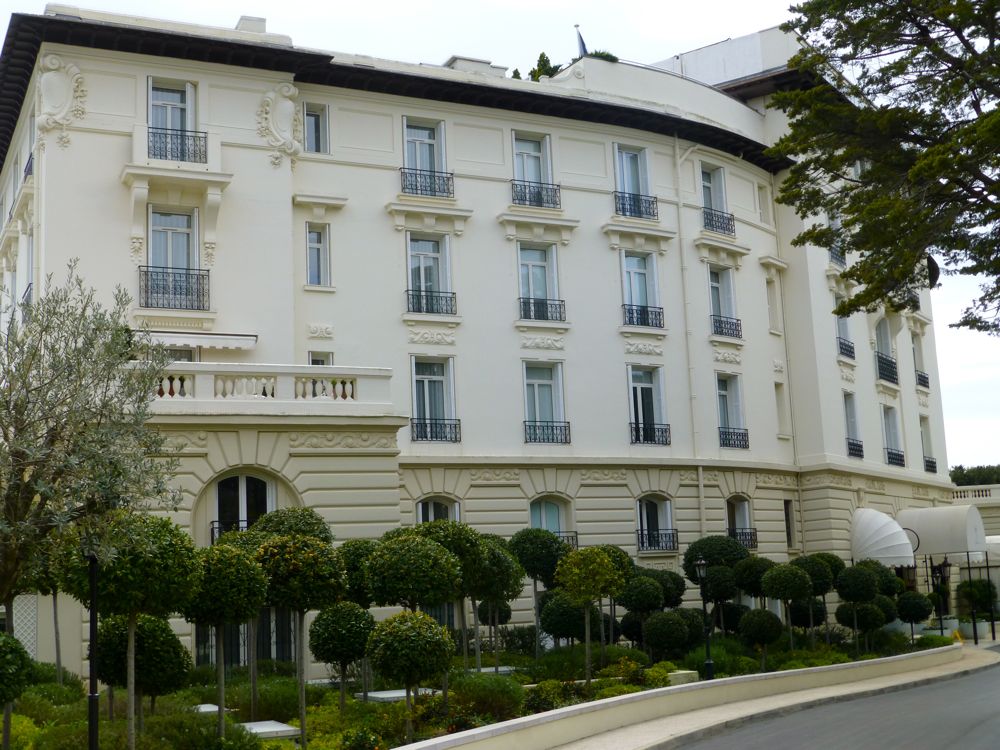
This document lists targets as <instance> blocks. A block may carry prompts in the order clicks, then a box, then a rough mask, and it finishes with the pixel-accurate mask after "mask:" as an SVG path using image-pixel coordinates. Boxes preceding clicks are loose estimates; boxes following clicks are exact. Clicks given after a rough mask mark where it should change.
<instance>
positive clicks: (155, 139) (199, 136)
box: [148, 128, 208, 164]
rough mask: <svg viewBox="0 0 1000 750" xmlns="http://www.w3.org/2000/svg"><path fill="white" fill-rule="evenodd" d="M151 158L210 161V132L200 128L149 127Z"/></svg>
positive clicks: (205, 162)
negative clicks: (199, 129)
mask: <svg viewBox="0 0 1000 750" xmlns="http://www.w3.org/2000/svg"><path fill="white" fill-rule="evenodd" d="M148 132H149V158H150V159H164V160H166V161H188V162H192V163H196V164H207V163H208V134H207V133H203V132H201V131H198V130H173V129H171V128H149V131H148Z"/></svg>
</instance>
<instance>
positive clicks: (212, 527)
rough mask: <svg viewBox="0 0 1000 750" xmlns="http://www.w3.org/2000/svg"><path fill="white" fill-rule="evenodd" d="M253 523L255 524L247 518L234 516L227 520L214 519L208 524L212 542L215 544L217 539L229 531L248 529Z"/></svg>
mask: <svg viewBox="0 0 1000 750" xmlns="http://www.w3.org/2000/svg"><path fill="white" fill-rule="evenodd" d="M252 525H253V524H251V523H250V522H249V521H247V520H246V519H245V518H232V519H229V520H226V521H212V522H211V523H210V524H209V526H208V533H209V537H210V538H211V543H212V544H215V541H216V540H217V539H218V538H219V537H220V536H222V535H223V534H225V533H226V532H227V531H246V530H247V529H249V528H250V527H251V526H252Z"/></svg>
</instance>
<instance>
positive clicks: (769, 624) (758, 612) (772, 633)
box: [740, 609, 785, 671]
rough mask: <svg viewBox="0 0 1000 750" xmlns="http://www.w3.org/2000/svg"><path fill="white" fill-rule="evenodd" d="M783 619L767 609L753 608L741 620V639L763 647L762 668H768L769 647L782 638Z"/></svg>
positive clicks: (748, 643)
mask: <svg viewBox="0 0 1000 750" xmlns="http://www.w3.org/2000/svg"><path fill="white" fill-rule="evenodd" d="M784 629H785V628H784V626H783V625H782V624H781V620H780V619H779V618H778V616H777V615H776V614H774V612H771V611H770V610H767V609H752V610H750V611H749V612H747V613H746V614H745V615H743V619H742V620H741V621H740V639H741V640H742V641H743V642H744V643H746V644H747V645H749V646H754V647H758V648H760V649H761V660H760V668H761V670H762V671H763V670H766V669H767V647H768V646H769V645H770V644H772V643H774V642H775V641H777V640H778V639H779V638H781V634H782V632H783V631H784Z"/></svg>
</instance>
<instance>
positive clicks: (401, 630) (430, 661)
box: [368, 553, 455, 743]
mask: <svg viewBox="0 0 1000 750" xmlns="http://www.w3.org/2000/svg"><path fill="white" fill-rule="evenodd" d="M449 554H450V553H449ZM454 650H455V644H454V643H453V642H452V640H451V636H450V635H448V631H447V630H446V629H445V628H443V627H441V626H440V625H438V624H437V623H436V622H435V621H434V618H432V617H430V616H429V615H427V614H424V613H423V612H400V613H399V614H397V615H393V616H392V617H390V618H388V619H386V620H383V621H382V622H380V623H378V624H377V625H376V626H375V628H374V630H372V633H371V635H370V636H369V637H368V654H369V657H370V658H371V660H372V664H373V665H374V666H375V669H377V670H378V672H379V673H380V674H382V675H383V676H384V677H386V678H387V679H389V680H394V681H397V682H401V683H402V684H403V687H404V688H405V691H406V741H407V742H408V743H409V742H412V741H413V703H412V701H411V700H410V693H411V691H412V690H413V688H414V687H416V686H417V685H418V684H419V683H420V682H421V681H423V680H429V679H432V678H435V677H438V676H440V675H442V674H444V672H445V671H447V669H448V665H449V664H450V663H451V655H452V653H453V652H454Z"/></svg>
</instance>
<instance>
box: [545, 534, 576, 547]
mask: <svg viewBox="0 0 1000 750" xmlns="http://www.w3.org/2000/svg"><path fill="white" fill-rule="evenodd" d="M552 533H553V534H555V535H556V536H557V537H559V539H561V540H562V541H563V543H565V544H568V545H569V546H570V547H572V548H573V549H577V548H578V547H579V546H580V538H579V537H578V536H577V533H576V532H575V531H553V532H552Z"/></svg>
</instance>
